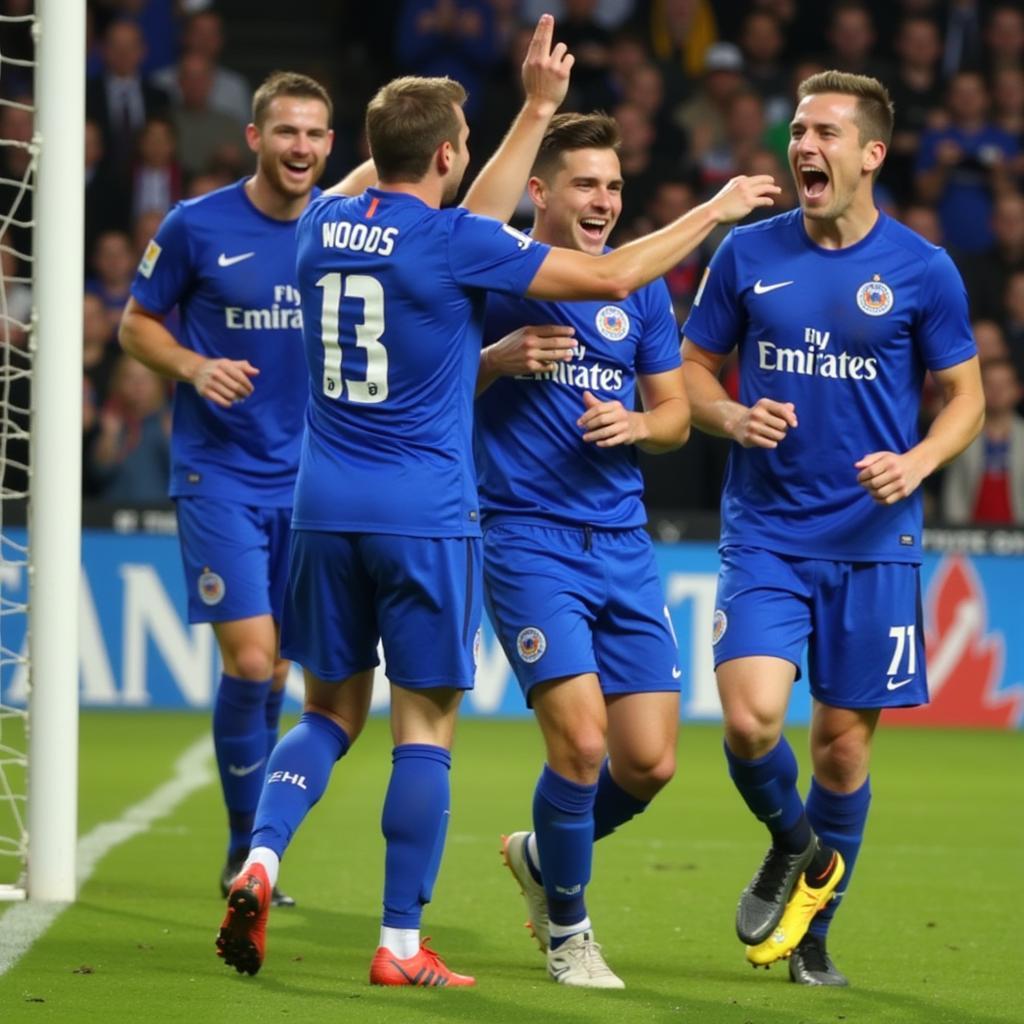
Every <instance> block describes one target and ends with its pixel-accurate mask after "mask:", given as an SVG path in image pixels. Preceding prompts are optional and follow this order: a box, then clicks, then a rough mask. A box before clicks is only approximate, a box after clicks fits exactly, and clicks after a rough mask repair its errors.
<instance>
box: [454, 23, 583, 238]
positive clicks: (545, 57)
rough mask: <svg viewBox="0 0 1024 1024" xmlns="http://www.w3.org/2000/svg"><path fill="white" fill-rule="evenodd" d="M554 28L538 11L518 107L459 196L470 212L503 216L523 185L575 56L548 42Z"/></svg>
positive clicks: (566, 84)
mask: <svg viewBox="0 0 1024 1024" xmlns="http://www.w3.org/2000/svg"><path fill="white" fill-rule="evenodd" d="M554 30H555V21H554V18H552V17H551V15H550V14H543V15H541V17H540V20H539V21H538V22H537V28H536V30H535V31H534V33H533V39H532V40H531V41H530V48H529V50H528V51H527V54H526V59H525V60H524V61H523V72H522V74H523V89H524V90H525V92H526V99H525V101H524V102H523V107H522V109H521V110H520V111H519V114H518V115H517V116H516V119H515V121H513V122H512V127H511V128H510V129H509V131H508V134H507V135H506V136H505V138H504V139H503V140H502V143H501V145H500V146H499V147H498V148H497V149H496V150H495V152H494V155H493V156H492V157H491V158H490V160H488V161H487V163H486V164H485V165H484V168H483V170H482V171H481V172H480V173H479V174H478V175H477V178H476V181H474V182H473V184H472V186H471V187H470V189H469V192H467V193H466V198H465V199H464V200H463V202H462V205H463V206H464V207H465V208H466V209H467V210H471V211H472V212H473V213H479V214H484V215H485V216H488V217H494V218H496V219H497V220H500V221H506V220H508V219H509V217H511V216H512V213H513V211H514V210H515V208H516V203H518V202H519V197H520V196H521V195H522V194H523V189H524V188H526V182H527V179H528V178H529V176H530V168H531V167H532V166H533V161H534V158H535V157H536V156H537V150H538V149H539V148H540V143H541V139H543V138H544V132H545V131H547V127H548V124H549V123H550V122H551V118H552V117H553V116H554V114H555V111H557V110H558V108H559V106H560V105H561V103H562V100H564V99H565V93H566V90H567V89H568V88H569V72H570V71H571V70H572V65H573V60H574V58H573V56H572V55H571V54H570V53H569V52H568V51H567V49H566V46H565V43H558V44H556V45H555V46H552V39H553V36H554Z"/></svg>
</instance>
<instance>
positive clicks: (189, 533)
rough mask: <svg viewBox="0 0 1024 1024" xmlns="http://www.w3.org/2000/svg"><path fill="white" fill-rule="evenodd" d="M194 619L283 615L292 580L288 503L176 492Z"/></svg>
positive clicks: (191, 619) (232, 619) (229, 619)
mask: <svg viewBox="0 0 1024 1024" xmlns="http://www.w3.org/2000/svg"><path fill="white" fill-rule="evenodd" d="M175 505H176V506H177V510H178V538H179V540H180V543H181V561H182V564H183V565H184V567H185V585H186V589H187V591H188V621H189V622H235V621H236V620H238V619H248V618H251V617H252V616H254V615H273V616H274V618H275V619H276V620H277V621H278V622H280V621H281V608H282V605H283V604H284V590H285V585H286V584H287V581H288V532H289V522H290V520H291V514H292V512H291V509H289V508H256V507H253V506H251V505H242V504H239V503H237V502H233V501H222V500H220V499H219V498H199V497H195V498H177V499H176V500H175Z"/></svg>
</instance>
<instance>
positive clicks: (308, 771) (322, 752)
mask: <svg viewBox="0 0 1024 1024" xmlns="http://www.w3.org/2000/svg"><path fill="white" fill-rule="evenodd" d="M261 736H262V737H263V742H264V743H266V730H265V728H264V730H263V732H262V733H261ZM349 743H350V741H349V738H348V734H347V733H346V732H345V730H344V729H342V727H341V726H340V725H338V724H337V723H336V722H334V721H332V720H331V719H330V718H327V717H325V716H324V715H318V714H316V713H315V712H312V711H306V712H304V713H303V715H302V717H301V718H300V719H299V722H298V725H296V726H295V728H294V729H291V730H290V731H289V732H287V733H286V734H285V735H284V737H283V738H282V739H281V742H280V743H278V744H277V746H276V747H274V752H273V753H272V754H271V755H270V763H269V764H268V765H267V771H266V772H265V773H263V774H261V775H260V783H261V784H262V782H263V777H264V774H265V776H266V780H267V781H266V785H265V786H263V794H262V796H261V797H260V801H259V806H258V807H257V808H256V820H255V823H254V826H253V833H252V847H253V848H255V847H257V846H266V847H269V848H270V849H271V850H273V851H274V853H276V854H277V855H278V857H282V856H283V855H284V851H285V849H286V848H287V846H288V844H289V843H290V842H291V838H292V836H293V835H294V834H295V830H296V829H297V828H298V827H299V825H300V824H301V823H302V819H303V818H305V816H306V814H307V813H308V812H309V809H310V808H311V807H312V806H313V805H314V804H315V803H316V802H317V801H318V800H319V799H320V797H322V796H323V794H324V790H325V789H326V788H327V780H328V779H329V778H330V777H331V769H332V768H334V763H335V761H337V760H339V759H340V758H342V757H344V756H345V754H346V753H347V751H348V748H349ZM248 845H249V842H248V840H246V846H248Z"/></svg>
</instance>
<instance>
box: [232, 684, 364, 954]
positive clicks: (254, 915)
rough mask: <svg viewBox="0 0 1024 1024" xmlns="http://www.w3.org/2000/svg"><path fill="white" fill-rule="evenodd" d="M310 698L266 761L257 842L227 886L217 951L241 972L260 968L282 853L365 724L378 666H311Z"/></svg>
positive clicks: (308, 695)
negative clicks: (351, 669) (332, 676)
mask: <svg viewBox="0 0 1024 1024" xmlns="http://www.w3.org/2000/svg"><path fill="white" fill-rule="evenodd" d="M305 677H306V701H305V708H304V711H303V715H302V718H301V719H300V720H299V723H298V725H296V726H295V728H294V729H292V730H290V731H289V732H288V733H287V735H285V736H284V737H283V738H282V740H281V742H280V743H279V744H278V745H277V746H276V747H275V748H274V751H273V753H272V754H271V757H270V763H269V764H268V765H267V775H266V779H265V781H264V784H263V791H262V794H261V796H260V802H259V806H258V807H257V809H256V821H255V827H254V831H253V836H252V849H251V850H250V851H249V855H248V857H247V858H246V861H245V864H244V865H243V866H242V869H241V871H240V872H239V873H238V876H237V877H236V878H235V880H234V881H233V882H232V884H231V887H230V890H229V892H228V909H227V914H226V916H225V917H224V920H223V921H222V922H221V926H220V932H219V934H218V936H217V955H218V956H220V957H222V958H223V959H224V962H225V963H226V964H228V965H229V966H232V967H234V968H235V969H236V970H237V971H239V973H242V972H245V973H248V974H255V973H256V972H257V971H258V970H259V969H260V967H261V966H262V964H263V959H264V957H265V955H266V928H267V918H268V915H269V913H270V906H271V893H272V891H273V887H274V885H275V883H276V881H277V873H278V869H279V867H280V862H281V857H282V856H283V855H284V851H285V849H286V848H287V846H288V843H289V842H290V841H291V838H292V836H293V835H294V833H295V831H296V830H297V829H298V827H299V825H300V824H301V823H302V821H303V820H304V818H305V816H306V814H307V813H308V812H309V810H310V808H312V807H313V805H314V804H315V803H316V802H317V801H318V800H319V799H320V797H321V796H322V795H323V793H324V790H325V789H326V788H327V782H328V779H329V778H330V774H331V769H332V768H333V767H334V763H335V762H336V761H337V760H338V759H339V758H340V757H342V756H343V755H344V754H345V753H346V752H347V751H348V749H349V747H350V746H351V744H352V743H353V742H355V739H356V738H357V737H358V736H359V733H360V732H361V731H362V729H363V726H364V724H365V723H366V716H367V714H368V713H369V709H370V695H371V692H372V688H373V670H372V669H368V670H365V671H362V672H358V673H356V674H354V675H352V676H350V677H349V678H348V679H346V680H343V681H341V682H333V683H332V682H326V681H324V680H321V679H318V678H317V677H316V676H314V675H313V674H312V673H310V672H306V674H305Z"/></svg>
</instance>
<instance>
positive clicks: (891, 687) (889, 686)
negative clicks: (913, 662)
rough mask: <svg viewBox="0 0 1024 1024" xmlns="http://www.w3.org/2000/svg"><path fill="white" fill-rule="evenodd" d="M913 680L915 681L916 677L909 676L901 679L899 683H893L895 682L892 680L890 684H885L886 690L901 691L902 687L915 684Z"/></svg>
mask: <svg viewBox="0 0 1024 1024" xmlns="http://www.w3.org/2000/svg"><path fill="white" fill-rule="evenodd" d="M913 680H914V677H913V676H908V677H907V678H906V679H900V680H899V681H897V682H893V680H892V679H890V680H889V681H888V682H887V683H886V684H885V688H886V689H887V690H898V689H899V688H900V687H901V686H906V685H907V683H910V682H913Z"/></svg>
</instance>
